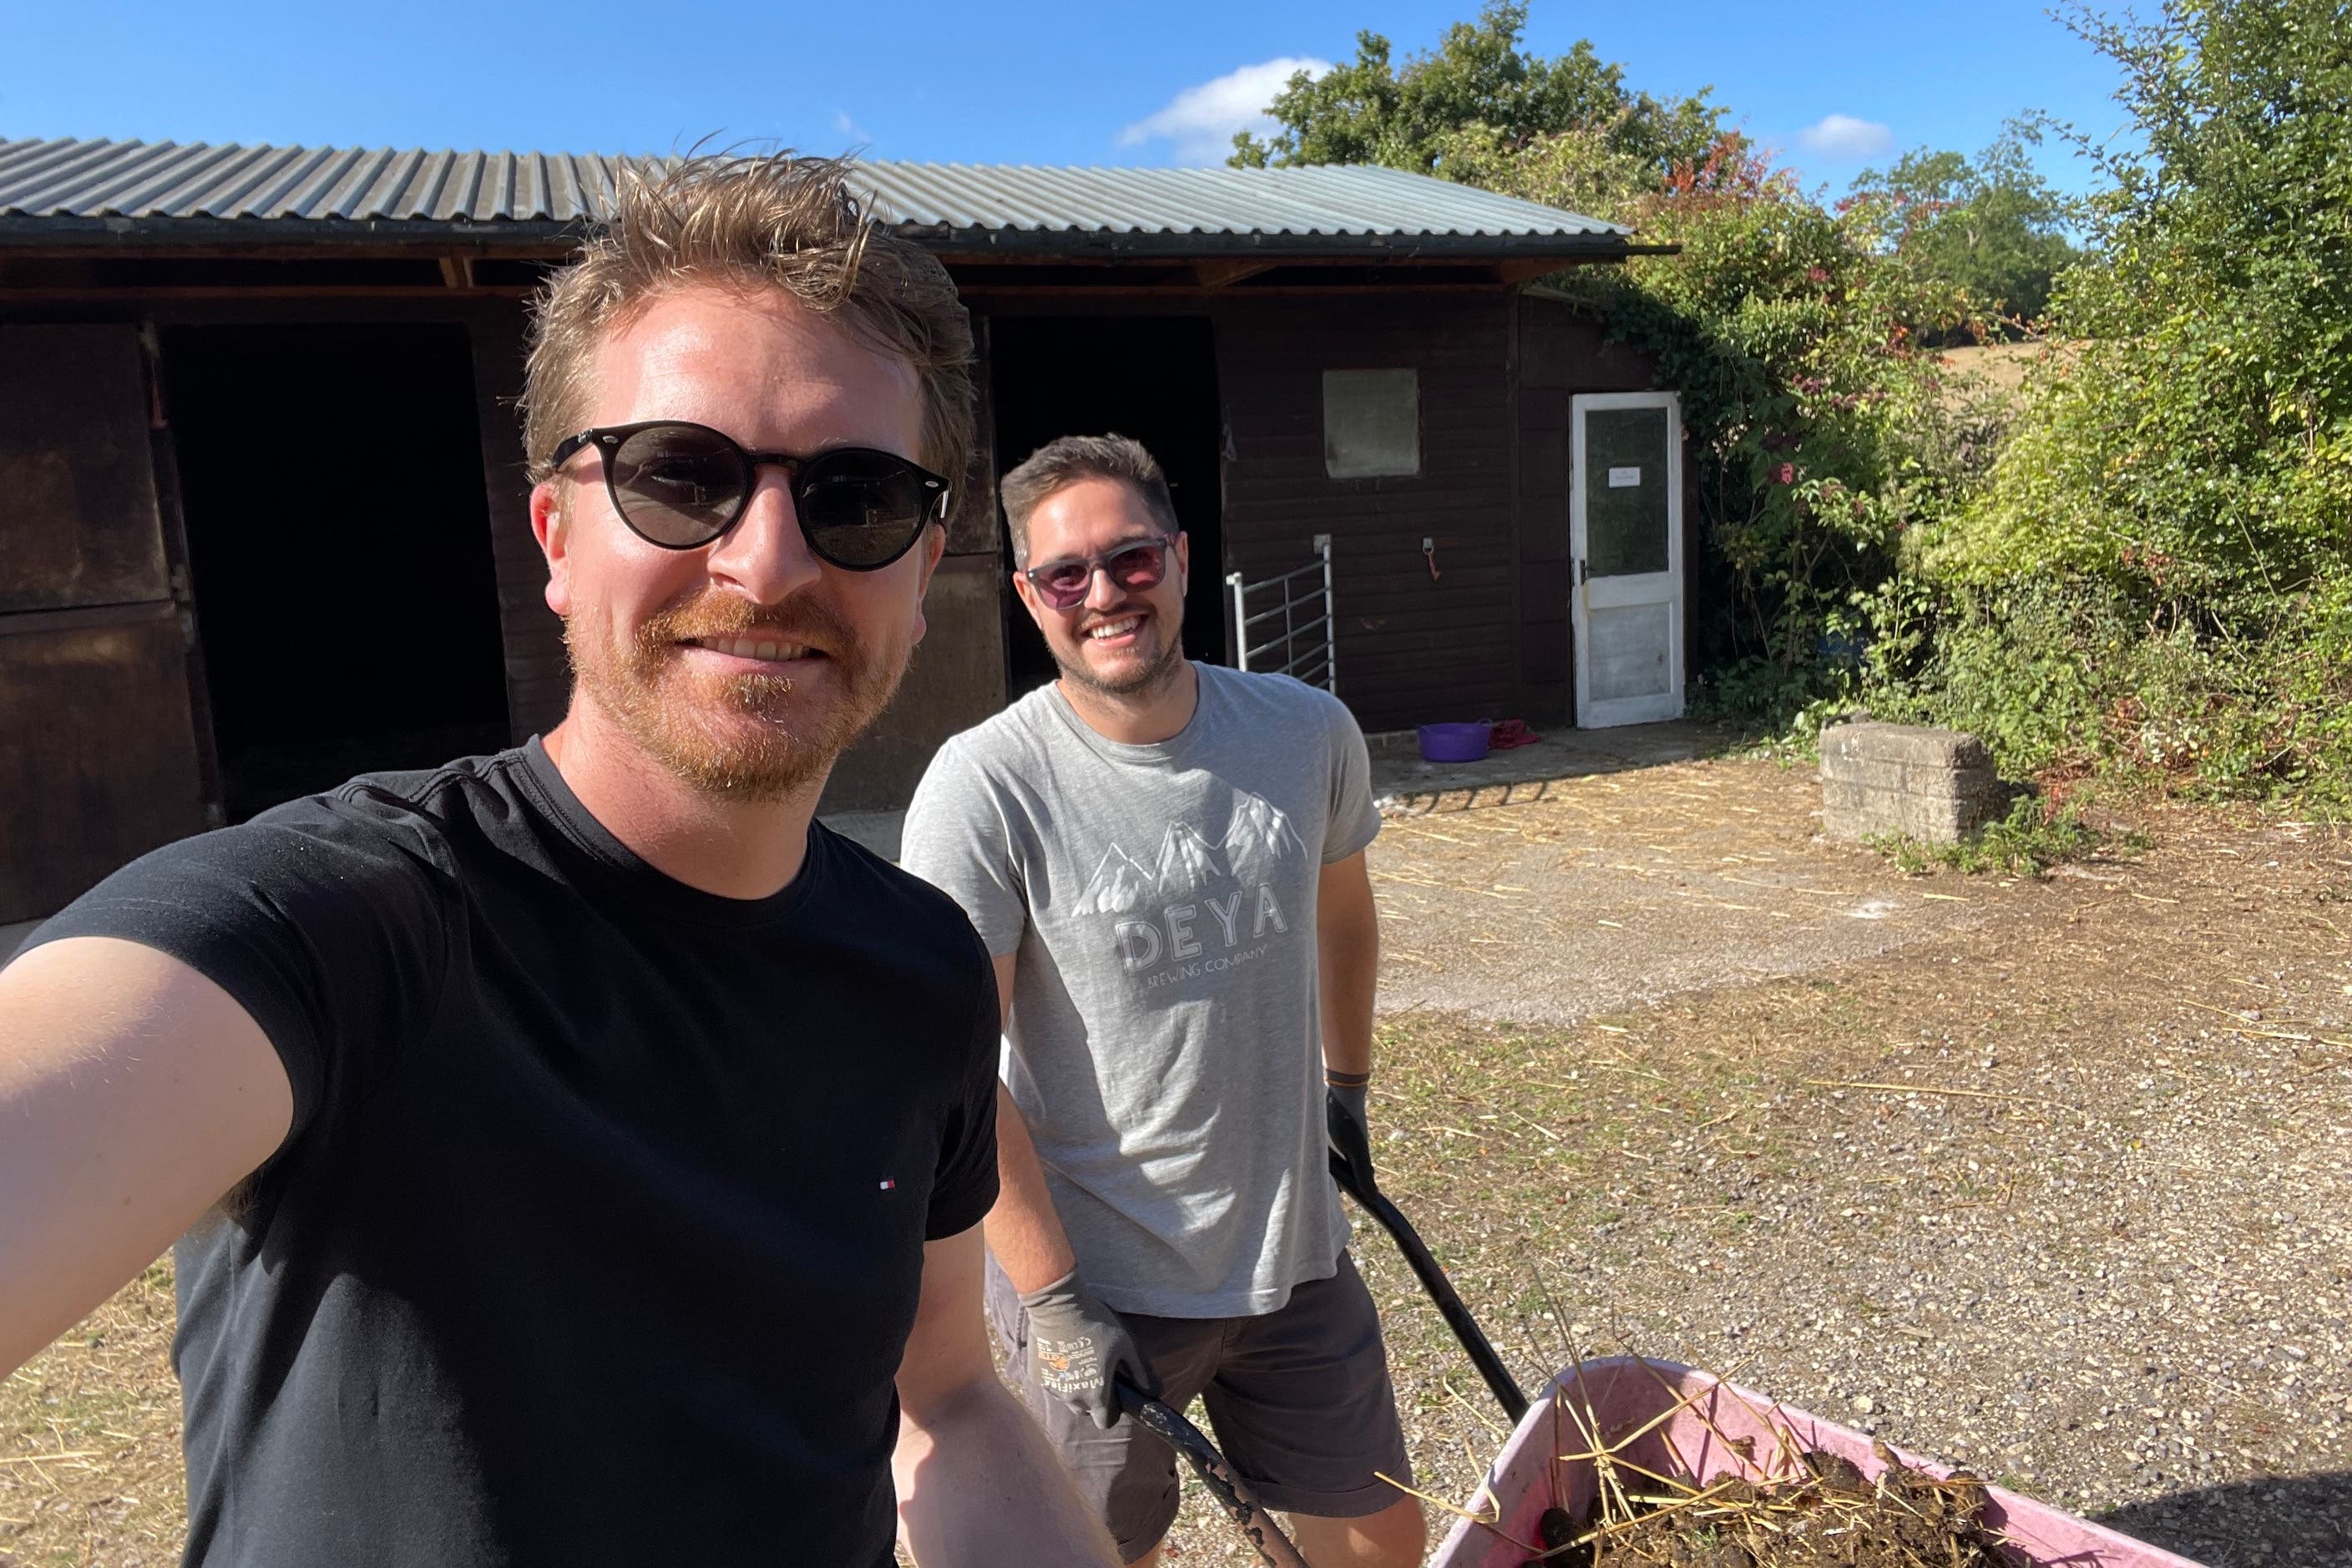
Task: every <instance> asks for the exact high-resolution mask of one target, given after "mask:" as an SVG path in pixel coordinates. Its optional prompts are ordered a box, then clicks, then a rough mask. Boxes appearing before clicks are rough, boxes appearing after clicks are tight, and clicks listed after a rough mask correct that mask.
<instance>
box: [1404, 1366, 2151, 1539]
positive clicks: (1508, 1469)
mask: <svg viewBox="0 0 2352 1568" xmlns="http://www.w3.org/2000/svg"><path fill="white" fill-rule="evenodd" d="M1588 1427H1589V1428H1591V1429H1590V1430H1588ZM1621 1445H1622V1446H1621ZM1596 1450H1599V1451H1613V1453H1614V1455H1615V1456H1617V1457H1622V1458H1623V1459H1624V1460H1625V1461H1627V1462H1629V1463H1630V1464H1631V1465H1634V1466H1639V1467H1642V1468H1645V1469H1648V1470H1651V1471H1654V1472H1655V1473H1658V1474H1661V1475H1674V1476H1680V1477H1682V1478H1683V1479H1685V1480H1688V1481H1691V1482H1695V1483H1696V1484H1699V1485H1702V1486H1703V1485H1706V1484H1707V1483H1710V1482H1713V1481H1715V1480H1717V1479H1722V1478H1725V1477H1727V1476H1733V1475H1738V1476H1744V1477H1745V1478H1747V1479H1752V1480H1759V1481H1760V1480H1775V1479H1783V1478H1785V1477H1786V1476H1787V1475H1789V1474H1790V1471H1791V1469H1792V1468H1793V1467H1794V1465H1795V1464H1796V1463H1798V1459H1797V1456H1799V1455H1801V1454H1805V1453H1828V1454H1832V1455H1834V1456H1836V1457H1838V1458H1843V1459H1845V1460H1847V1461H1849V1462H1850V1463H1852V1464H1853V1466H1854V1468H1856V1469H1858V1470H1860V1471H1861V1472H1862V1474H1863V1476H1864V1479H1873V1478H1875V1477H1877V1476H1878V1475H1880V1474H1881V1473H1882V1472H1884V1471H1885V1469H1886V1468H1887V1460H1886V1458H1883V1457H1881V1456H1882V1455H1886V1454H1891V1455H1892V1456H1893V1458H1895V1459H1897V1460H1899V1461H1901V1462H1902V1463H1903V1464H1905V1465H1906V1466H1909V1467H1910V1468H1913V1469H1916V1470H1919V1471H1922V1472H1924V1473H1925V1474H1927V1475H1928V1476H1931V1477H1935V1478H1937V1479H1943V1478H1945V1477H1948V1476H1949V1475H1950V1474H1951V1468H1950V1467H1948V1466H1942V1465H1934V1464H1929V1463H1927V1461H1925V1460H1923V1459H1920V1458H1916V1457H1914V1456H1912V1455H1909V1454H1906V1453H1904V1452H1903V1451H1901V1450H1900V1449H1886V1448H1881V1447H1877V1446H1875V1445H1874V1443H1873V1442H1872V1440H1871V1439H1870V1438H1869V1437H1868V1436H1865V1435H1864V1434H1863V1433H1860V1432H1857V1431H1855V1430H1854V1429H1853V1427H1851V1426H1839V1425H1838V1424H1837V1423H1836V1422H1834V1421H1824V1420H1822V1418H1821V1417H1819V1416H1817V1415H1807V1414H1806V1413H1805V1412H1804V1411H1801V1410H1792V1409H1790V1407H1789V1406H1787V1405H1780V1404H1778V1403H1776V1402H1775V1401H1773V1400H1772V1399H1771V1398H1770V1397H1769V1395H1766V1394H1757V1393H1753V1392H1751V1391H1749V1390H1748V1389H1745V1388H1740V1387H1738V1386H1737V1385H1735V1384H1728V1383H1724V1382H1721V1381H1719V1380H1717V1379H1716V1378H1714V1377H1711V1376H1709V1375H1708V1374H1707V1373H1703V1372H1697V1371H1695V1370H1693V1369H1692V1368H1690V1367H1686V1366H1682V1365H1679V1364H1677V1363H1674V1362H1665V1361H1643V1360H1640V1359H1637V1358H1635V1357H1633V1356H1617V1357H1612V1358H1610V1359H1608V1360H1605V1361H1589V1362H1585V1363H1580V1364H1579V1365H1576V1366H1571V1367H1570V1368H1569V1369H1568V1370H1567V1371H1565V1372H1563V1373H1560V1374H1559V1376H1558V1377H1556V1378H1554V1379H1553V1380H1552V1383H1551V1385H1550V1386H1549V1388H1547V1389H1545V1390H1544V1391H1543V1394H1542V1396H1541V1397H1540V1398H1538V1400H1537V1401H1536V1403H1535V1404H1534V1405H1533V1406H1532V1407H1530V1408H1529V1409H1528V1413H1527V1415H1526V1416H1525V1418H1523V1419H1522V1420H1521V1421H1520V1422H1519V1425H1518V1429H1517V1431H1515V1432H1513V1433H1512V1434H1511V1437H1510V1440H1509V1441H1508V1442H1507V1443H1506V1444H1505V1445H1504V1446H1503V1451H1502V1452H1501V1453H1500V1454H1499V1455H1497V1456H1496V1459H1495V1463H1494V1465H1493V1467H1492V1468H1490V1469H1489V1470H1488V1471H1487V1474H1486V1481H1485V1483H1484V1484H1483V1485H1482V1486H1481V1487H1480V1488H1479V1490H1478V1494H1477V1495H1476V1496H1475V1497H1474V1498H1473V1499H1471V1500H1470V1503H1469V1505H1468V1512H1469V1513H1470V1514H1472V1515H1474V1516H1476V1518H1475V1520H1474V1519H1471V1518H1464V1519H1460V1520H1457V1521H1456V1522H1455V1524H1454V1530H1453V1532H1452V1533H1451V1534H1449V1535H1447V1536H1446V1538H1445V1541H1444V1544H1442V1545H1441V1546H1439V1548H1438V1549H1437V1555H1436V1556H1434V1557H1433V1558H1431V1559H1430V1563H1429V1568H1520V1564H1522V1563H1526V1562H1528V1560H1529V1559H1530V1558H1532V1557H1537V1556H1539V1555H1541V1548H1540V1546H1538V1536H1539V1533H1540V1527H1539V1525H1538V1521H1539V1520H1540V1518H1541V1516H1542V1515H1543V1513H1544V1511H1545V1510H1548V1509H1554V1508H1558V1509H1564V1510H1567V1511H1568V1513H1569V1514H1570V1515H1571V1516H1574V1517H1576V1518H1578V1519H1582V1518H1584V1517H1586V1516H1587V1515H1589V1514H1590V1512H1591V1509H1592V1503H1593V1495H1594V1489H1595V1487H1596V1486H1597V1485H1598V1479H1597V1477H1596V1475H1595V1473H1594V1465H1593V1462H1592V1460H1591V1459H1590V1458H1580V1457H1579V1458H1560V1457H1559V1456H1562V1455H1569V1456H1582V1455H1587V1454H1591V1453H1592V1452H1594V1451H1596ZM1985 1490H1986V1492H1987V1493H1988V1494H1989V1496H1990V1502H1989V1503H1988V1504H1987V1506H1986V1508H1985V1510H1984V1512H1983V1514H1982V1516H1981V1521H1982V1523H1983V1524H1984V1525H1985V1527H1986V1528H1987V1529H1989V1530H1991V1531H1996V1532H1998V1534H1999V1535H2000V1539H2001V1541H2002V1542H2003V1543H2004V1544H2005V1545H2006V1546H2007V1547H2008V1548H2009V1549H2010V1553H2011V1555H2013V1556H2014V1557H2015V1558H2016V1559H2017V1560H2018V1561H2020V1562H2021V1563H2031V1564H2034V1565H2036V1568H2198V1564H2196V1563H2192V1562H2190V1561H2189V1559H2188V1558H2186V1557H2180V1556H2176V1555H2175V1554H2173V1553H2172V1552H2166V1551H2163V1550H2161V1549H2160V1548H2158V1547H2154V1546H2149V1545H2147V1544H2146V1543H2145V1542H2137V1541H2134V1540H2132V1539H2130V1538H2129V1537H2128V1536H2123V1535H2118V1534H2116V1532H2115V1531H2112V1530H2107V1529H2104V1528H2102V1527H2101V1526H2099V1525H2095V1524H2093V1523H2091V1522H2090V1521H2087V1520H2082V1519H2077V1518H2075V1517H2074V1515H2072V1514H2069V1513H2063V1512H2061V1511H2060V1510H2057V1509H2054V1508H2052V1507H2050V1506H2049V1505H2048V1504H2046V1503H2039V1502H2036V1501H2034V1500H2032V1498H2027V1497H2020V1496H2019V1495H2018V1494H2017V1493H2015V1492H2011V1491H2006V1490H2003V1489H2001V1488H2000V1487H1987V1488H1986V1489H1985ZM1479 1521H1483V1522H1479Z"/></svg>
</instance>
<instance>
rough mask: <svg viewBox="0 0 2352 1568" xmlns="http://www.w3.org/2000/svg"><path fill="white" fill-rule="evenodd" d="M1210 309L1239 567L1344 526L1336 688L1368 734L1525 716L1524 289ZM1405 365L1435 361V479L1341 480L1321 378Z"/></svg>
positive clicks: (1429, 406) (1299, 553) (1229, 512)
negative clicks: (1429, 544) (1335, 475)
mask: <svg viewBox="0 0 2352 1568" xmlns="http://www.w3.org/2000/svg"><path fill="white" fill-rule="evenodd" d="M1213 319H1214V321H1215V324H1216V333H1217V362H1218V380H1219V384H1220V386H1221V388H1222V391H1223V399H1224V405H1225V421H1226V430H1227V439H1228V446H1227V457H1226V463H1225V510H1224V530H1225V561H1226V566H1227V569H1228V570H1238V571H1241V572H1243V573H1244V574H1247V575H1248V576H1250V577H1253V578H1255V577H1260V576H1265V575H1268V574H1272V573H1276V572H1280V571H1286V570H1287V569H1289V568H1290V567H1293V566H1297V565H1300V564H1303V563H1306V562H1307V560H1309V559H1310V558H1311V552H1312V548H1313V547H1312V541H1313V539H1314V536H1315V535H1316V534H1318V533H1326V532H1328V533H1329V534H1330V535H1331V536H1332V574H1333V579H1334V590H1333V591H1334V596H1335V598H1336V600H1337V602H1338V605H1339V648H1338V663H1339V691H1340V694H1341V695H1342V696H1343V697H1344V698H1345V699H1346V700H1347V702H1348V705H1349V707H1350V708H1352V709H1353V710H1355V712H1356V717H1357V720H1358V721H1359V722H1360V723H1361V724H1362V725H1363V726H1364V727H1365V728H1366V729H1367V730H1388V729H1396V728H1400V727H1402V726H1404V725H1409V724H1413V723H1419V722H1423V721H1430V720H1439V719H1464V720H1469V719H1481V718H1504V717H1507V716H1510V715H1512V714H1515V713H1516V712H1517V702H1518V698H1519V684H1520V683H1519V678H1518V671H1517V665H1518V637H1517V622H1518V615H1519V581H1518V567H1517V541H1516V539H1515V537H1514V528H1513V508H1512V497H1513V489H1514V485H1513V472H1512V470H1513V463H1514V450H1513V449H1514V445H1515V437H1516V434H1517V432H1516V426H1515V423H1514V421H1513V418H1512V414H1511V405H1512V399H1511V358H1512V331H1511V327H1512V301H1511V298H1510V296H1508V295H1506V294H1503V293H1500V292H1496V293H1478V294H1465V295H1458V296H1451V295H1412V294H1404V293H1396V294H1386V293H1383V294H1370V295H1362V296H1358V297H1355V298H1339V297H1330V298H1315V297H1305V298H1302V297H1297V296H1292V297H1288V298H1282V299H1271V300H1231V301H1225V302H1221V303H1220V304H1219V305H1218V307H1217V308H1216V310H1215V311H1214V313H1213ZM1408 366H1409V367H1411V368H1412V369H1414V370H1417V371H1419V372H1420V400H1421V472H1420V473H1419V474H1418V475H1416V476H1414V477H1412V478H1410V479H1331V478H1329V477H1328V475H1327V474H1326V472H1325V469H1324V463H1323V373H1324V372H1325V371H1327V370H1377V369H1393V368H1402V367H1408ZM1424 538H1430V539H1433V540H1434V541H1435V542H1436V560H1437V567H1438V572H1439V575H1438V577H1437V578H1436V579H1435V580H1432V578H1431V576H1430V574H1429V566H1428V562H1427V561H1426V559H1425V558H1424V557H1423V553H1422V541H1423V539H1424Z"/></svg>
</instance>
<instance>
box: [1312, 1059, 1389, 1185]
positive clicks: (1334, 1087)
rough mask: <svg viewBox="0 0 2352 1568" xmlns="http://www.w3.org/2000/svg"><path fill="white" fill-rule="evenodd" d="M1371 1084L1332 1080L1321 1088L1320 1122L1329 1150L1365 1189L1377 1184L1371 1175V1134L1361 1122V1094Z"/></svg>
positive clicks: (1363, 1113) (1366, 1090)
mask: <svg viewBox="0 0 2352 1568" xmlns="http://www.w3.org/2000/svg"><path fill="white" fill-rule="evenodd" d="M1370 1089H1371V1086H1370V1084H1363V1083H1335V1084H1331V1085H1329V1086H1328V1087H1327V1088H1326V1089H1324V1091H1323V1097H1324V1098H1323V1121H1324V1125H1325V1127H1326V1129H1327V1130H1328V1132H1329V1134H1330V1139H1331V1152H1333V1153H1334V1154H1337V1155H1339V1158H1340V1159H1341V1160H1342V1161H1343V1162H1345V1163H1346V1164H1347V1166H1348V1168H1349V1170H1350V1171H1351V1172H1353V1173H1354V1174H1355V1179H1356V1184H1357V1185H1358V1186H1360V1187H1361V1188H1363V1189H1364V1190H1365V1191H1366V1192H1370V1191H1372V1190H1373V1189H1374V1188H1375V1187H1376V1186H1378V1183H1377V1182H1376V1181H1374V1179H1373V1177H1372V1133H1371V1128H1370V1125H1369V1124H1368V1123H1367V1122H1366V1121H1365V1119H1364V1118H1365V1107H1364V1100H1365V1096H1366V1095H1367V1094H1369V1093H1370Z"/></svg>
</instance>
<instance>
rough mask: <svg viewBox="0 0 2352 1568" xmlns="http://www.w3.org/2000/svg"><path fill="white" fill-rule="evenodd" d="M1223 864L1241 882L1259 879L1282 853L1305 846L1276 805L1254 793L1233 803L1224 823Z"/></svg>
mask: <svg viewBox="0 0 2352 1568" xmlns="http://www.w3.org/2000/svg"><path fill="white" fill-rule="evenodd" d="M1224 850H1225V864H1226V865H1228V866H1230V867H1231V868H1233V874H1234V876H1235V877H1236V878H1238V879H1241V880H1242V881H1244V882H1263V881H1266V880H1268V879H1271V878H1272V877H1273V875H1274V870H1275V867H1276V865H1277V864H1278V863H1279V862H1280V861H1281V860H1282V858H1284V857H1285V856H1286V855H1303V854H1305V853H1306V852H1307V847H1306V846H1305V845H1304V844H1301V843H1300V842H1299V841H1298V835H1297V833H1296V832H1294V831H1293V830H1292V828H1291V826H1290V818H1288V817H1286V816H1283V815H1282V812H1281V810H1280V808H1279V807H1277V806H1276V805H1273V804H1272V803H1271V802H1268V801H1265V800H1261V799H1259V798H1258V797H1257V796H1256V795H1243V796H1242V797H1241V798H1240V799H1238V800H1236V801H1235V802H1234V819H1233V821H1231V822H1230V823H1228V824H1226V825H1225V843H1224Z"/></svg>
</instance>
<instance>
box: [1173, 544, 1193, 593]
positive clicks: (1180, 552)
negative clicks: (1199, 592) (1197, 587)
mask: <svg viewBox="0 0 2352 1568" xmlns="http://www.w3.org/2000/svg"><path fill="white" fill-rule="evenodd" d="M1191 591H1192V535H1191V534H1189V533H1187V532H1185V531H1183V530H1182V529H1181V528H1180V529H1178V530H1177V531H1176V592H1177V593H1178V595H1184V594H1187V593H1190V592H1191Z"/></svg>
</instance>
